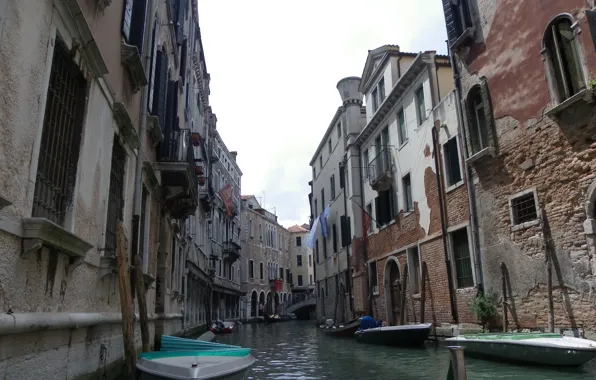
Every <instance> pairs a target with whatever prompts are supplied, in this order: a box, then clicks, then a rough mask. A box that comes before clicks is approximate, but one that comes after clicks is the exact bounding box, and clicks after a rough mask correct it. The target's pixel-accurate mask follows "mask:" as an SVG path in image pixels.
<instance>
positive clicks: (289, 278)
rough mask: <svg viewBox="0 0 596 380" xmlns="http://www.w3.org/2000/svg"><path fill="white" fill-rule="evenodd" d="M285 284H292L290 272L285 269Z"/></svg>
mask: <svg viewBox="0 0 596 380" xmlns="http://www.w3.org/2000/svg"><path fill="white" fill-rule="evenodd" d="M286 282H287V283H288V284H289V283H290V282H292V273H291V272H290V270H289V269H286Z"/></svg>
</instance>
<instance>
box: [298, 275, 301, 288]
mask: <svg viewBox="0 0 596 380" xmlns="http://www.w3.org/2000/svg"><path fill="white" fill-rule="evenodd" d="M298 286H302V275H301V274H299V275H298Z"/></svg>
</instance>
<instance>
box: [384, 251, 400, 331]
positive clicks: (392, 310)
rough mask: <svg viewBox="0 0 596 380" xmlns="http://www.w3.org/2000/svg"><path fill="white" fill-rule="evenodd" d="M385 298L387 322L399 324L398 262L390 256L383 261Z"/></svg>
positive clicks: (394, 324)
mask: <svg viewBox="0 0 596 380" xmlns="http://www.w3.org/2000/svg"><path fill="white" fill-rule="evenodd" d="M384 285H385V300H386V304H387V322H388V323H390V324H391V325H393V326H396V325H398V324H399V319H400V314H401V302H400V300H401V298H400V297H401V283H400V274H399V263H398V262H397V259H396V258H395V257H390V258H388V259H387V262H386V263H385V284H384Z"/></svg>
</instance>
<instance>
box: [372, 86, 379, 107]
mask: <svg viewBox="0 0 596 380" xmlns="http://www.w3.org/2000/svg"><path fill="white" fill-rule="evenodd" d="M372 107H373V112H377V110H378V109H379V93H378V90H377V88H376V87H375V89H374V90H373V92H372Z"/></svg>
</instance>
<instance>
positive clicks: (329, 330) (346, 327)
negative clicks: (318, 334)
mask: <svg viewBox="0 0 596 380" xmlns="http://www.w3.org/2000/svg"><path fill="white" fill-rule="evenodd" d="M359 327H360V319H354V320H353V321H350V322H347V323H344V324H340V325H339V326H324V325H323V326H322V327H320V329H321V330H322V331H323V333H324V334H325V335H329V336H334V337H338V338H348V337H350V338H351V337H353V336H354V333H355V332H356V330H358V328H359Z"/></svg>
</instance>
